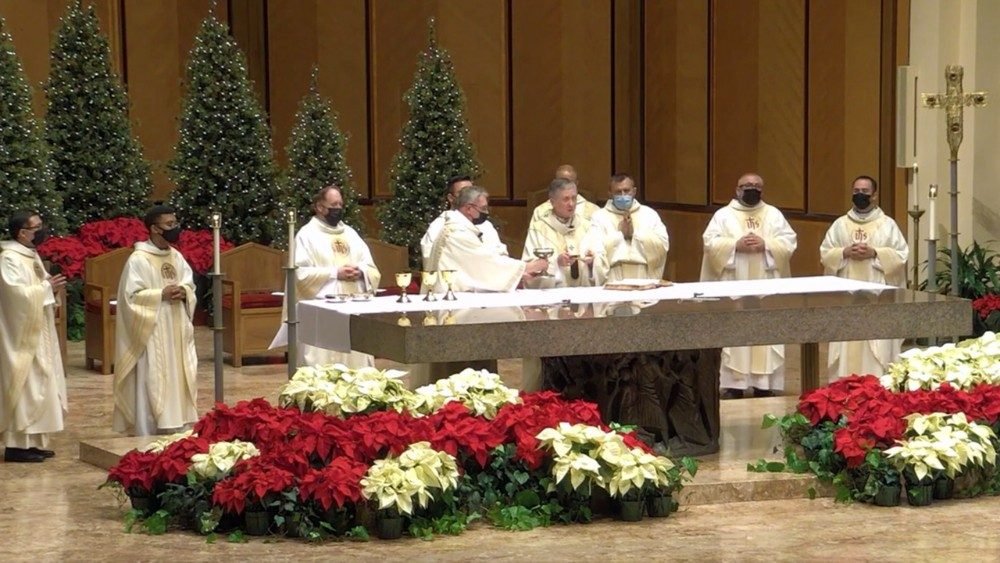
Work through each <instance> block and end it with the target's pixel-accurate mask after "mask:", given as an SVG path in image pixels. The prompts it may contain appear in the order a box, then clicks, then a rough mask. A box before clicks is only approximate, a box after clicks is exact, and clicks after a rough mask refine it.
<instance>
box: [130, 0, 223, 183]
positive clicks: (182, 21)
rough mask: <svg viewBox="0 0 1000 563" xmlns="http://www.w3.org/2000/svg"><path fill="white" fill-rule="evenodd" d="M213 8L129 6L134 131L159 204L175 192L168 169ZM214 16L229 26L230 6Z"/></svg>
mask: <svg viewBox="0 0 1000 563" xmlns="http://www.w3.org/2000/svg"><path fill="white" fill-rule="evenodd" d="M210 4H211V2H210V1H209V0H195V1H192V2H176V1H172V0H127V1H126V3H125V14H124V22H125V28H126V33H125V46H126V50H127V53H128V56H127V57H126V63H127V65H128V69H127V73H128V79H129V88H128V90H129V100H130V102H131V117H132V132H133V134H134V135H136V136H137V137H138V138H139V141H140V142H142V145H143V149H144V151H145V152H144V154H145V157H146V159H147V160H149V161H150V162H151V163H152V165H153V197H152V199H154V200H156V199H165V198H166V197H167V196H168V195H169V193H170V191H171V190H172V189H173V188H174V185H173V183H172V182H171V181H170V179H169V177H168V174H167V169H166V165H167V162H168V161H169V160H170V159H171V158H172V157H173V155H174V145H176V144H177V135H178V127H179V119H180V113H181V100H182V99H183V97H184V92H185V86H184V81H185V80H186V78H185V72H186V68H187V60H188V55H189V53H190V51H191V48H192V47H193V46H194V38H195V36H196V35H197V34H198V30H199V29H200V28H201V22H202V20H204V19H205V17H206V16H207V15H208V13H209V5H210ZM215 14H216V17H218V18H219V19H220V20H222V21H226V15H227V14H226V4H225V3H219V4H218V5H217V6H216V12H215Z"/></svg>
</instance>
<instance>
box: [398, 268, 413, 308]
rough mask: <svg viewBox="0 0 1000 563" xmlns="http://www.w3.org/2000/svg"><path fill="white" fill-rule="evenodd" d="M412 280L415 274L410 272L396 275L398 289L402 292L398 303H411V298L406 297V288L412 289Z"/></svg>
mask: <svg viewBox="0 0 1000 563" xmlns="http://www.w3.org/2000/svg"><path fill="white" fill-rule="evenodd" d="M412 280H413V274H411V273H410V272H400V273H398V274H396V287H398V288H399V290H400V294H399V299H397V300H396V303H409V302H410V298H409V297H407V296H406V288H408V287H410V281H412Z"/></svg>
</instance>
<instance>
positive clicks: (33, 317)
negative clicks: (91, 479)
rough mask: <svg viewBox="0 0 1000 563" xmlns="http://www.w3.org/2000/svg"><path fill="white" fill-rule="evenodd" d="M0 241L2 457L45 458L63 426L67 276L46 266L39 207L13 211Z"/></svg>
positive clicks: (12, 458)
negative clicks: (60, 301)
mask: <svg viewBox="0 0 1000 563" xmlns="http://www.w3.org/2000/svg"><path fill="white" fill-rule="evenodd" d="M8 229H9V232H10V236H11V237H12V238H13V240H5V241H3V242H0V433H2V435H3V441H4V442H3V445H4V461H7V462H41V461H43V460H44V459H46V458H49V457H52V456H54V455H55V453H54V452H53V451H52V450H50V449H48V448H49V434H51V433H53V432H60V431H62V429H63V419H64V417H65V415H66V410H67V408H66V376H65V373H64V371H63V364H62V356H61V355H60V352H59V337H58V335H57V333H56V324H55V307H56V295H57V294H58V293H60V292H62V291H64V287H65V286H66V278H65V277H63V276H62V275H53V276H50V275H49V274H48V273H46V272H45V269H44V268H43V266H42V261H41V259H40V258H39V256H38V252H37V251H36V250H35V247H37V246H38V245H40V244H41V243H42V242H44V240H45V238H46V237H47V236H48V233H47V230H46V228H45V226H44V225H43V224H42V219H41V217H39V215H38V214H37V213H33V212H20V213H16V214H15V215H14V216H12V217H10V219H9V221H8Z"/></svg>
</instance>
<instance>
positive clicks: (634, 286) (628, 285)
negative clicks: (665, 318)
mask: <svg viewBox="0 0 1000 563" xmlns="http://www.w3.org/2000/svg"><path fill="white" fill-rule="evenodd" d="M671 285H674V282H672V281H669V280H651V279H640V278H629V279H624V280H618V281H613V282H608V283H606V284H604V289H617V290H621V291H640V290H643V289H656V288H658V287H668V286H671Z"/></svg>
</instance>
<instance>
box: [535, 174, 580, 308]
mask: <svg viewBox="0 0 1000 563" xmlns="http://www.w3.org/2000/svg"><path fill="white" fill-rule="evenodd" d="M584 201H586V200H584ZM589 230H590V220H589V219H587V218H586V217H585V215H584V212H583V208H582V207H581V206H580V205H579V199H578V196H577V189H576V185H575V184H573V183H572V182H569V181H568V180H564V179H561V178H557V179H555V180H553V181H552V184H551V185H550V186H549V206H548V209H547V210H543V211H541V212H540V213H538V212H537V210H536V217H534V218H532V220H531V224H530V225H529V226H528V237H527V239H526V240H525V242H524V253H523V254H522V255H521V259H522V260H524V261H525V262H528V261H531V260H533V259H534V258H535V251H536V250H537V249H540V248H544V249H550V250H552V251H553V255H552V257H551V258H550V259H549V267H548V270H547V271H546V273H547V274H548V275H545V276H538V277H536V278H533V279H531V280H528V281H527V282H526V285H527V286H528V287H530V288H536V289H544V288H550V287H585V286H591V285H593V276H592V274H591V266H592V265H593V262H594V254H593V252H592V251H587V252H586V254H584V252H585V251H584V249H583V247H584V239H585V237H586V236H587V233H588V232H589Z"/></svg>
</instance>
